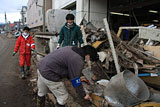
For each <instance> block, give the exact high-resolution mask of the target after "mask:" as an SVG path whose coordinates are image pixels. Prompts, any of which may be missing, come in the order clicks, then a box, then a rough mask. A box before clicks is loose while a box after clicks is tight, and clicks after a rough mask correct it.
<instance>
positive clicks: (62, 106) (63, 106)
mask: <svg viewBox="0 0 160 107" xmlns="http://www.w3.org/2000/svg"><path fill="white" fill-rule="evenodd" d="M56 107H66V106H65V105H60V104H59V103H56Z"/></svg>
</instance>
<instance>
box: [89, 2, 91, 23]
mask: <svg viewBox="0 0 160 107" xmlns="http://www.w3.org/2000/svg"><path fill="white" fill-rule="evenodd" d="M90 5H91V0H88V22H90Z"/></svg>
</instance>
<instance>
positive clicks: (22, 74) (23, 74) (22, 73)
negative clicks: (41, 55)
mask: <svg viewBox="0 0 160 107" xmlns="http://www.w3.org/2000/svg"><path fill="white" fill-rule="evenodd" d="M21 77H22V79H25V72H24V66H23V67H21Z"/></svg>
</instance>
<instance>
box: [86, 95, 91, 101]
mask: <svg viewBox="0 0 160 107" xmlns="http://www.w3.org/2000/svg"><path fill="white" fill-rule="evenodd" d="M84 99H85V100H89V101H91V100H92V98H91V97H90V96H89V94H86V96H85V97H84Z"/></svg>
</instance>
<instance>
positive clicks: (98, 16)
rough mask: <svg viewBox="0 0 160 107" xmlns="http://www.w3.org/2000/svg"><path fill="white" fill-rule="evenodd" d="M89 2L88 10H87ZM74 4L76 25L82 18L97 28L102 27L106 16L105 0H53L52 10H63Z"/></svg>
mask: <svg viewBox="0 0 160 107" xmlns="http://www.w3.org/2000/svg"><path fill="white" fill-rule="evenodd" d="M89 1H90V9H89ZM73 2H76V23H77V24H80V22H81V20H82V19H83V17H84V16H85V17H84V18H85V19H86V20H87V21H90V22H92V23H93V25H95V26H96V27H97V28H99V27H103V26H104V25H103V18H105V17H106V16H107V0H101V1H98V0H63V2H62V1H60V0H53V2H52V3H53V9H63V8H64V7H67V6H68V5H70V4H72V3H73Z"/></svg>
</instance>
